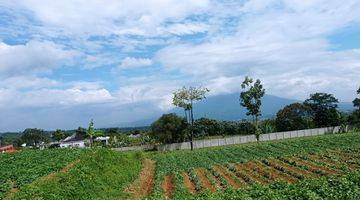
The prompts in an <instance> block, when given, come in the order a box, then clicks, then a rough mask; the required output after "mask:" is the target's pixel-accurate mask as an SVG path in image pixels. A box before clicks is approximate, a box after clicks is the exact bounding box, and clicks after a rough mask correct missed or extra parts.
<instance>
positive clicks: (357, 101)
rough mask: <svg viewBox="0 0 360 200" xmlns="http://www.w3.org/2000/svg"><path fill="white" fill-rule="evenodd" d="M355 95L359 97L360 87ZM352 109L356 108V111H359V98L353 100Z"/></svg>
mask: <svg viewBox="0 0 360 200" xmlns="http://www.w3.org/2000/svg"><path fill="white" fill-rule="evenodd" d="M356 93H357V94H358V95H360V87H359V89H358V90H357V91H356ZM353 104H354V107H358V109H359V110H360V97H359V98H355V99H354V101H353Z"/></svg>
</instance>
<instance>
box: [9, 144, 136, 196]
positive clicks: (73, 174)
mask: <svg viewBox="0 0 360 200" xmlns="http://www.w3.org/2000/svg"><path fill="white" fill-rule="evenodd" d="M141 161H142V154H141V153H118V152H114V151H111V150H107V149H99V150H93V151H87V153H86V154H83V156H82V157H81V159H80V161H79V162H77V163H75V164H74V165H73V166H72V167H71V168H69V169H67V170H62V171H60V172H58V173H55V174H53V175H51V176H45V177H43V178H39V179H37V180H36V181H34V182H32V183H30V184H28V185H25V186H24V187H22V188H21V189H20V190H19V191H18V192H16V193H15V194H14V195H13V197H12V199H125V198H127V193H125V187H126V186H127V185H129V183H130V182H131V181H133V180H134V179H135V178H136V177H137V175H138V173H139V171H140V170H141Z"/></svg>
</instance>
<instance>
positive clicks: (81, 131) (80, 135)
mask: <svg viewBox="0 0 360 200" xmlns="http://www.w3.org/2000/svg"><path fill="white" fill-rule="evenodd" d="M86 135H87V131H86V129H85V128H83V127H79V128H78V129H76V131H75V138H76V139H78V140H83V139H85V138H86Z"/></svg>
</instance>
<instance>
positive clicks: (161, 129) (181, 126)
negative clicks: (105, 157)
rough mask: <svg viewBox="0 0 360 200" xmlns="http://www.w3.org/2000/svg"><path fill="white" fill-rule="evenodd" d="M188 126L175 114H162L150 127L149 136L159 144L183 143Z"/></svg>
mask: <svg viewBox="0 0 360 200" xmlns="http://www.w3.org/2000/svg"><path fill="white" fill-rule="evenodd" d="M187 127H188V125H187V123H186V121H185V119H184V118H181V117H179V116H177V115H176V114H173V113H170V114H164V115H163V116H161V117H160V119H158V120H157V121H155V122H154V123H153V124H152V125H151V130H152V131H151V133H150V136H151V137H152V138H154V139H155V140H156V141H159V142H161V143H175V142H183V141H184V140H185V137H186V129H187Z"/></svg>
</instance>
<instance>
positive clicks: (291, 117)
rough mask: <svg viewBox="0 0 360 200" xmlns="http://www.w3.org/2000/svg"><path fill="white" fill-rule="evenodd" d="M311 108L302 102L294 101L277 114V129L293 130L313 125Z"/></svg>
mask: <svg viewBox="0 0 360 200" xmlns="http://www.w3.org/2000/svg"><path fill="white" fill-rule="evenodd" d="M310 117H311V115H310V109H309V108H308V107H307V106H304V105H303V104H302V103H292V104H290V105H287V106H285V107H284V108H283V109H281V110H279V112H278V113H277V114H276V120H275V124H276V129H277V131H292V130H299V129H307V128H311V127H312V120H311V118H310Z"/></svg>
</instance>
